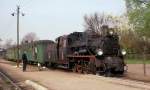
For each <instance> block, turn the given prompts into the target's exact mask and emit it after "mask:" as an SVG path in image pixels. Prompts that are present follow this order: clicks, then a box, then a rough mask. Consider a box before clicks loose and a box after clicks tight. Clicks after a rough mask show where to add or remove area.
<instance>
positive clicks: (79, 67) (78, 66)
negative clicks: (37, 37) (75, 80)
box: [77, 65, 83, 73]
mask: <svg viewBox="0 0 150 90" xmlns="http://www.w3.org/2000/svg"><path fill="white" fill-rule="evenodd" d="M82 71H83V69H82V66H81V65H77V72H78V73H82Z"/></svg>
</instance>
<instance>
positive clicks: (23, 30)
mask: <svg viewBox="0 0 150 90" xmlns="http://www.w3.org/2000/svg"><path fill="white" fill-rule="evenodd" d="M16 5H20V11H21V12H22V13H25V16H20V40H21V39H22V38H23V36H24V35H26V34H27V33H29V32H35V33H36V34H37V36H38V37H39V39H41V40H43V39H48V40H55V38H57V37H59V36H61V35H64V34H69V33H71V32H74V31H84V19H83V17H84V15H85V14H87V15H90V14H94V13H95V12H97V13H107V14H111V15H122V14H123V13H125V11H126V10H125V9H126V8H125V2H124V0H0V38H1V39H2V40H3V42H4V41H6V40H7V39H13V41H14V42H16V15H15V16H11V14H12V13H13V12H16Z"/></svg>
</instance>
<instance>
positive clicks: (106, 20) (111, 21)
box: [84, 13, 118, 34]
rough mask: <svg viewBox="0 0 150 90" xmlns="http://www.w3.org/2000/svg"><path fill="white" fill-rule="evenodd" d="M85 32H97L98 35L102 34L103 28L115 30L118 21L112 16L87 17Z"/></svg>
mask: <svg viewBox="0 0 150 90" xmlns="http://www.w3.org/2000/svg"><path fill="white" fill-rule="evenodd" d="M84 21H85V25H84V27H85V30H86V31H95V32H96V33H99V34H101V33H102V30H103V29H102V28H103V26H108V27H109V28H115V27H116V25H117V23H118V21H117V19H115V17H113V16H111V15H105V14H98V13H95V14H94V15H89V16H88V15H85V16H84Z"/></svg>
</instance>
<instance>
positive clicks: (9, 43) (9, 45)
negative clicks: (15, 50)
mask: <svg viewBox="0 0 150 90" xmlns="http://www.w3.org/2000/svg"><path fill="white" fill-rule="evenodd" d="M12 42H13V40H12V39H7V40H6V42H5V43H4V46H3V47H4V48H5V49H7V48H10V47H11V46H12Z"/></svg>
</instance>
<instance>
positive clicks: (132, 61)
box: [125, 59, 150, 64]
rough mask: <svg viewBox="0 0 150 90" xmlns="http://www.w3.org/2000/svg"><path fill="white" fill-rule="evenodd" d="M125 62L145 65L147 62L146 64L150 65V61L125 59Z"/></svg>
mask: <svg viewBox="0 0 150 90" xmlns="http://www.w3.org/2000/svg"><path fill="white" fill-rule="evenodd" d="M125 62H126V63H127V64H143V62H145V63H146V64H150V60H144V59H125Z"/></svg>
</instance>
